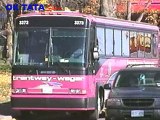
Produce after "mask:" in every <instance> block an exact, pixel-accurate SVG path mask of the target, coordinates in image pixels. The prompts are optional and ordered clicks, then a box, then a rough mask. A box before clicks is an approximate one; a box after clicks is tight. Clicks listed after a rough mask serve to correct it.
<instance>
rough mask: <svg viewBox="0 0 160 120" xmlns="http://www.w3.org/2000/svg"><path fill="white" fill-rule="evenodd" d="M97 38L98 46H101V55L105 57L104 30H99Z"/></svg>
mask: <svg viewBox="0 0 160 120" xmlns="http://www.w3.org/2000/svg"><path fill="white" fill-rule="evenodd" d="M97 38H98V45H99V54H100V55H105V44H104V43H105V39H104V28H97Z"/></svg>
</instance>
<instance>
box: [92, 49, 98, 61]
mask: <svg viewBox="0 0 160 120" xmlns="http://www.w3.org/2000/svg"><path fill="white" fill-rule="evenodd" d="M93 58H94V59H95V60H98V59H99V52H98V48H97V47H94V49H93Z"/></svg>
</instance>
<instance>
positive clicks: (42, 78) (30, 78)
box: [13, 76, 84, 82]
mask: <svg viewBox="0 0 160 120" xmlns="http://www.w3.org/2000/svg"><path fill="white" fill-rule="evenodd" d="M83 79H84V78H83V77H57V78H56V77H46V76H13V80H21V81H48V82H50V81H51V80H58V81H66V82H77V81H82V80H83Z"/></svg>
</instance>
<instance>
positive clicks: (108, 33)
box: [105, 28, 114, 56]
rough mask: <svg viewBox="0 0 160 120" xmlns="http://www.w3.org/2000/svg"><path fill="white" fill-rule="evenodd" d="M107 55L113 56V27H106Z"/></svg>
mask: <svg viewBox="0 0 160 120" xmlns="http://www.w3.org/2000/svg"><path fill="white" fill-rule="evenodd" d="M105 34H106V38H105V39H106V55H107V56H113V51H114V50H113V29H108V28H107V29H106V30H105Z"/></svg>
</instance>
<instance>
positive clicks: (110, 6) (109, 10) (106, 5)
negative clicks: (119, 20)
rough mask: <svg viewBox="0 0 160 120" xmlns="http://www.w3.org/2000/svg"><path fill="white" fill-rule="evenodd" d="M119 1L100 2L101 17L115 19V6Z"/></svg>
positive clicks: (105, 0)
mask: <svg viewBox="0 0 160 120" xmlns="http://www.w3.org/2000/svg"><path fill="white" fill-rule="evenodd" d="M117 2H119V0H101V4H102V5H100V6H101V15H103V16H107V17H116V5H117Z"/></svg>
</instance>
